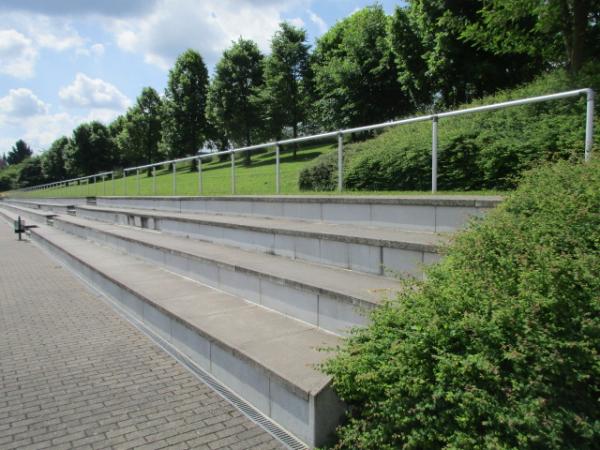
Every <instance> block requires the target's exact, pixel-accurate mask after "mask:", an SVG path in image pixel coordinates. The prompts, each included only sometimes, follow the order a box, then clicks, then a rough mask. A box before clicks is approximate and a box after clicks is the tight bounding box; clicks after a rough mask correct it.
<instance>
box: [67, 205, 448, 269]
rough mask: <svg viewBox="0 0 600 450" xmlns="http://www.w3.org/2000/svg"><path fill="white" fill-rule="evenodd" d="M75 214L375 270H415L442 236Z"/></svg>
mask: <svg viewBox="0 0 600 450" xmlns="http://www.w3.org/2000/svg"><path fill="white" fill-rule="evenodd" d="M76 214H77V217H82V218H86V219H92V220H97V221H101V222H106V223H115V224H124V225H131V226H137V227H140V228H148V229H151V230H158V231H162V232H166V233H169V234H175V235H180V236H186V237H191V238H194V239H200V240H206V241H210V242H215V243H221V244H226V245H232V246H235V247H239V248H245V249H251V250H258V251H261V252H264V253H270V254H275V255H279V256H285V257H289V258H293V259H301V260H306V261H313V262H317V263H321V264H328V265H333V266H337V267H342V268H345V269H351V270H358V271H361V272H367V273H372V274H377V275H384V274H385V275H391V276H394V277H396V276H398V275H404V274H409V275H413V276H420V275H421V273H422V270H421V266H422V265H423V264H428V263H431V262H434V261H436V260H438V259H439V255H438V249H439V246H440V245H441V244H443V243H445V242H446V241H447V237H446V236H442V235H439V234H434V233H425V232H415V231H404V230H399V229H393V228H380V227H373V226H365V225H350V224H340V223H327V222H315V221H298V220H292V219H283V218H274V217H273V218H261V217H255V216H231V215H223V214H209V213H196V214H191V213H178V212H168V211H153V210H144V209H122V208H108V207H95V206H78V207H77V208H76Z"/></svg>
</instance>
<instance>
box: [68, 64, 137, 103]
mask: <svg viewBox="0 0 600 450" xmlns="http://www.w3.org/2000/svg"><path fill="white" fill-rule="evenodd" d="M58 96H59V97H60V98H61V100H62V101H63V102H64V104H65V105H67V106H72V107H80V108H93V109H94V108H95V109H109V110H113V111H122V110H124V109H125V108H127V107H128V106H129V104H130V103H131V102H130V100H129V99H128V98H127V97H126V96H125V95H124V94H123V93H122V92H121V91H119V89H117V88H116V87H115V86H114V85H112V84H110V83H108V82H106V81H104V80H101V79H100V78H90V77H88V76H87V75H85V74H83V73H78V74H77V75H76V76H75V80H74V81H73V83H71V84H70V85H68V86H65V87H63V88H61V89H60V91H59V93H58Z"/></svg>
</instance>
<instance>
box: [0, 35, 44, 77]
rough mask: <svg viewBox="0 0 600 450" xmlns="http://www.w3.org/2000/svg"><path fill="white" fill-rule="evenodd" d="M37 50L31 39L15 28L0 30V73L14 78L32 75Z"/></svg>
mask: <svg viewBox="0 0 600 450" xmlns="http://www.w3.org/2000/svg"><path fill="white" fill-rule="evenodd" d="M36 59H37V50H36V49H35V47H34V45H33V42H32V41H31V39H29V38H27V37H25V35H23V34H21V33H19V32H18V31H17V30H14V29H9V30H0V73H3V74H6V75H10V76H12V77H15V78H30V77H32V76H33V72H34V70H33V69H34V67H35V61H36Z"/></svg>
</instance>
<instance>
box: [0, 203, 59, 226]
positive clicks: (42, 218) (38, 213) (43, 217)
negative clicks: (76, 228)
mask: <svg viewBox="0 0 600 450" xmlns="http://www.w3.org/2000/svg"><path fill="white" fill-rule="evenodd" d="M0 206H1V207H3V208H5V209H6V210H8V211H11V212H13V213H14V214H15V218H16V217H17V216H21V217H22V218H26V219H30V220H33V221H34V222H37V223H45V224H48V223H52V219H54V217H56V214H54V213H52V212H46V211H43V210H40V209H37V208H35V206H36V205H34V204H31V206H34V208H28V207H25V206H21V205H19V206H17V204H13V203H11V202H2V203H0Z"/></svg>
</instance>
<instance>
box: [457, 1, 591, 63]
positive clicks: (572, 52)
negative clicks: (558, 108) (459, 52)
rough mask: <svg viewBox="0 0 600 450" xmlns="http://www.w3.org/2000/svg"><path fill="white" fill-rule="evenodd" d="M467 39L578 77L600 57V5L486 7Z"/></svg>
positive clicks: (506, 3) (486, 3)
mask: <svg viewBox="0 0 600 450" xmlns="http://www.w3.org/2000/svg"><path fill="white" fill-rule="evenodd" d="M479 14H480V16H481V19H482V20H481V21H478V22H476V23H472V24H470V25H469V26H468V27H467V28H466V30H465V31H464V33H463V36H464V37H465V38H466V39H468V40H469V41H471V42H474V43H475V44H476V45H478V46H479V47H481V48H484V49H486V50H489V51H492V52H494V53H496V54H499V55H506V54H511V53H517V54H522V55H528V56H530V57H537V58H540V57H541V58H543V59H545V60H546V61H548V62H549V63H550V64H552V65H556V64H557V63H559V64H565V65H566V66H567V68H568V69H569V70H570V71H571V72H577V71H578V70H579V69H580V68H581V66H582V65H583V63H584V62H585V61H586V60H588V59H590V58H594V57H597V55H598V52H599V51H600V1H599V0H494V1H484V2H483V5H482V8H481V10H480V11H479Z"/></svg>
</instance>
